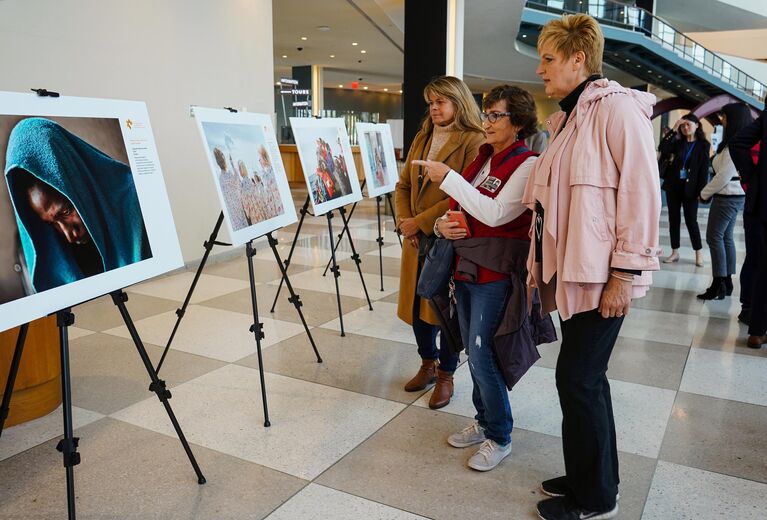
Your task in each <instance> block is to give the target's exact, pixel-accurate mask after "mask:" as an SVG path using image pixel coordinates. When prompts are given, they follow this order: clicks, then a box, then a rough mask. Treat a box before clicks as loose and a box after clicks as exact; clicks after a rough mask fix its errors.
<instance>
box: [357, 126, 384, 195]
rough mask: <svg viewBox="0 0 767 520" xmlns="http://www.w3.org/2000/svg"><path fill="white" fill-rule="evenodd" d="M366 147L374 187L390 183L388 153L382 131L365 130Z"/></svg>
mask: <svg viewBox="0 0 767 520" xmlns="http://www.w3.org/2000/svg"><path fill="white" fill-rule="evenodd" d="M363 135H364V138H365V139H364V140H365V148H366V153H367V156H368V162H369V163H370V170H371V173H372V175H371V179H372V181H373V183H372V184H373V187H374V188H380V187H382V186H385V185H386V184H389V180H388V178H387V172H386V154H385V153H384V147H383V136H382V135H381V132H365V133H364V134H363Z"/></svg>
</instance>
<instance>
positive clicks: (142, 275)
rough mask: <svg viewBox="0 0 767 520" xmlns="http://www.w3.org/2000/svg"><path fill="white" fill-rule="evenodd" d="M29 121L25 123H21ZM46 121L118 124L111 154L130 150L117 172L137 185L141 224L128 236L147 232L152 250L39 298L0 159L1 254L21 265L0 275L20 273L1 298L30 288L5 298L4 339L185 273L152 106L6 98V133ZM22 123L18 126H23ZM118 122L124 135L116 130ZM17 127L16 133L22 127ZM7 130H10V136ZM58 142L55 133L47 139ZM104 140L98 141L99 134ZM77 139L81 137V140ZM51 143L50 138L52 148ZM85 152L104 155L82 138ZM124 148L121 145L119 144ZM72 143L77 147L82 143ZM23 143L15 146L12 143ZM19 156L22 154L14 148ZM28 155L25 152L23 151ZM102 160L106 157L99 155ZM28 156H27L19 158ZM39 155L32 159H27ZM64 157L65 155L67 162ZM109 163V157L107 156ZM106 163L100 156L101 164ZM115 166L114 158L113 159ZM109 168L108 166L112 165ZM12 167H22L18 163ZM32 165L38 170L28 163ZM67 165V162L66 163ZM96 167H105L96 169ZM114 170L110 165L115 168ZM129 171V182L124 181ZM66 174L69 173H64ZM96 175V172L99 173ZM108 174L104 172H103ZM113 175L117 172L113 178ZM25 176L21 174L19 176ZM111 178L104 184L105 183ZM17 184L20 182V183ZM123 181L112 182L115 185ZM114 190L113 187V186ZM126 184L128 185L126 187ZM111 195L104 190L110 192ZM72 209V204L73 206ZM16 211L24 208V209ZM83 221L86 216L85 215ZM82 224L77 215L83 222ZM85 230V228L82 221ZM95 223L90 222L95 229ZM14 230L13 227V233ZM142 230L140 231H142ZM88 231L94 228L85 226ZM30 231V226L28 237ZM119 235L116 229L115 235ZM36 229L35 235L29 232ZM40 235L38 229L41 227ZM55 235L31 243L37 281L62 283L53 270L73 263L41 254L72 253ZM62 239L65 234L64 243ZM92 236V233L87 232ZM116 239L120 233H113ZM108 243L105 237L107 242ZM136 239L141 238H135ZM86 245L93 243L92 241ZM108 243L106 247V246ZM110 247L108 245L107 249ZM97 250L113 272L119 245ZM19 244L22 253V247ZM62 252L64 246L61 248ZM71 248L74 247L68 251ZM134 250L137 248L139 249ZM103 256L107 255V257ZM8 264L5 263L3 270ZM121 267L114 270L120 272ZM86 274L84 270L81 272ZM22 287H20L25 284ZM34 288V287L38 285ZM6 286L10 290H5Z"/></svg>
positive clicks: (115, 214)
mask: <svg viewBox="0 0 767 520" xmlns="http://www.w3.org/2000/svg"><path fill="white" fill-rule="evenodd" d="M19 116H23V117H19ZM47 118H57V120H59V121H67V120H69V121H74V122H75V125H76V124H79V123H82V124H84V125H87V124H91V122H93V124H96V125H99V124H102V123H104V124H112V125H113V127H114V128H115V132H114V135H115V136H117V137H116V138H115V139H114V142H113V144H114V146H113V148H120V147H124V148H123V150H122V152H123V153H122V154H121V156H122V157H124V158H127V159H128V162H127V164H126V163H125V162H122V161H117V162H115V164H118V165H119V168H120V170H119V171H120V172H121V175H120V176H119V178H120V179H122V180H124V181H126V182H128V183H130V179H131V177H132V183H131V184H132V185H133V186H131V188H130V189H131V200H132V201H134V202H135V200H136V199H137V200H138V204H135V203H134V204H132V205H131V207H132V208H133V209H134V210H136V211H138V212H140V215H141V218H134V219H129V221H130V222H129V223H128V224H127V225H125V226H122V227H126V228H132V230H133V231H134V232H135V231H136V229H139V228H140V227H141V226H142V224H143V228H145V233H144V232H143V231H144V230H140V231H141V239H140V240H139V242H140V243H141V247H142V248H149V249H151V251H149V252H148V256H141V257H140V259H136V258H139V257H136V256H134V257H133V258H134V259H133V260H128V261H121V262H113V263H112V265H113V267H107V268H105V269H104V270H103V272H98V273H96V274H90V275H88V274H81V276H80V277H77V276H75V277H73V278H71V279H70V280H69V281H58V282H56V283H58V284H59V285H55V284H53V283H51V284H50V288H47V289H45V290H42V291H39V290H37V289H36V288H35V285H36V284H37V285H40V286H43V284H42V283H40V284H38V283H37V281H36V280H37V278H33V275H32V273H29V272H27V271H25V268H22V265H23V264H22V262H24V263H26V262H27V261H28V260H27V258H28V255H27V254H26V253H24V250H23V248H22V247H21V246H20V244H21V240H20V237H21V232H20V231H19V226H18V225H17V220H16V219H17V218H21V217H17V215H19V214H18V213H17V211H16V209H15V207H16V206H15V205H14V204H13V203H12V199H13V197H14V195H12V194H11V190H10V188H9V186H8V183H7V182H6V175H5V169H6V159H7V157H6V155H5V154H4V155H3V156H2V157H0V165H2V176H0V198H2V200H1V201H0V209H2V210H3V215H0V216H2V217H4V218H5V220H4V221H3V222H5V223H6V225H4V226H3V229H0V239H1V240H0V248H4V249H3V254H4V256H3V258H4V259H8V258H10V256H11V255H9V254H8V253H9V252H11V250H13V253H14V255H15V256H14V257H15V258H19V259H20V261H19V263H17V264H14V265H13V266H8V265H2V266H1V269H2V271H0V272H2V273H3V274H7V273H8V272H9V270H8V268H9V267H12V268H13V270H14V271H15V272H16V273H18V277H19V279H17V280H15V281H14V282H11V281H9V280H11V278H10V277H8V276H5V277H3V278H1V279H0V290H6V289H8V288H9V287H11V286H12V283H13V284H15V285H19V284H20V283H21V282H23V281H25V282H26V283H27V287H26V288H25V289H24V291H23V293H22V294H20V295H18V296H13V299H10V300H9V299H8V298H7V297H6V298H4V299H3V300H0V302H2V303H0V331H3V330H7V329H9V328H12V327H15V326H18V325H21V324H23V323H27V322H29V321H32V320H35V319H37V318H41V317H43V316H46V315H48V314H51V313H53V312H56V311H59V310H61V309H65V308H67V307H72V306H74V305H77V304H79V303H82V302H85V301H88V300H90V299H93V298H96V297H99V296H102V295H104V294H107V293H109V292H112V291H115V290H118V289H121V288H124V287H127V286H129V285H132V284H135V283H138V282H142V281H144V280H147V279H149V278H152V277H155V276H158V275H161V274H164V273H166V272H168V271H171V270H173V269H176V268H179V267H182V266H183V265H184V264H183V259H182V256H181V249H180V247H179V242H178V237H177V235H176V228H175V226H174V223H173V215H172V214H171V209H170V204H169V201H168V195H167V192H166V188H165V182H164V180H163V175H162V170H161V168H160V162H159V157H158V154H157V149H156V146H155V141H154V136H153V134H152V128H151V125H150V122H149V114H148V112H147V108H146V104H145V103H143V102H137V101H118V100H107V99H91V98H77V97H60V98H50V97H39V96H37V95H35V94H22V93H12V92H0V120H4V121H5V122H6V127H9V126H10V125H11V124H13V125H14V129H17V130H18V129H20V128H22V125H18V123H19V122H20V121H24V120H27V119H29V120H30V121H28V123H34V122H39V121H40V120H41V119H42V120H43V124H48V123H50V122H51V120H47ZM17 120H19V121H17ZM118 122H119V131H118V130H117V127H116V125H117V124H118ZM16 125H18V126H16ZM51 128H53V129H54V130H57V129H59V128H64V130H65V131H61V132H60V134H59V135H75V134H73V133H72V132H69V131H66V126H65V125H64V124H61V125H58V123H55V121H54V122H53V123H51ZM6 130H7V128H6ZM10 135H11V133H10V132H9V131H5V132H3V133H2V135H0V139H1V140H2V141H3V142H2V144H3V147H2V150H6V147H7V146H8V144H9V138H10ZM15 135H24V131H23V130H19V131H18V132H17V133H16V134H15ZM39 135H40V134H38V137H37V140H38V143H40V144H39V145H38V146H39V148H40V149H43V148H45V147H46V143H45V141H46V138H40V137H39ZM45 135H46V136H47V135H57V134H55V133H51V134H45ZM93 135H95V136H96V139H91V141H95V140H98V139H97V137H98V134H93ZM77 137H78V138H79V137H80V136H77ZM52 139H53V138H51V140H52ZM80 139H82V141H84V142H85V143H87V145H90V146H93V147H94V148H95V149H96V150H98V151H97V152H93V154H94V155H96V156H98V154H99V152H100V148H99V146H98V145H97V144H93V143H92V142H89V140H88V139H85V138H80ZM120 140H122V142H119V141H120ZM73 141H75V142H78V140H77V139H73ZM14 142H17V141H14ZM87 145H79V146H81V149H88V146H87ZM13 148H14V149H15V150H18V149H19V147H18V146H14V147H13ZM21 149H22V150H23V149H24V148H23V147H21ZM51 149H52V150H55V148H49V150H51ZM56 153H57V152H55V151H54V152H52V153H51V155H53V156H56ZM101 153H103V152H101ZM20 155H23V154H20ZM32 155H33V154H32V153H30V154H29V156H32ZM62 155H63V154H62ZM107 155H108V154H107ZM99 157H100V156H99ZM109 157H110V159H112V157H111V156H109ZM106 161H107V162H108V161H109V159H107V160H106ZM14 164H17V163H16V162H14ZM30 164H32V163H30ZM57 164H64V160H62V162H61V163H57ZM96 164H103V162H102V163H96ZM110 164H111V163H110ZM128 167H129V168H130V170H129V176H128V175H127V174H126V173H127V172H128V170H127V168H128ZM50 169H51V170H56V169H57V167H51V168H50ZM58 169H59V170H61V171H63V168H58ZM12 170H13V173H11V172H9V174H11V175H16V176H18V175H22V176H26V175H28V174H27V173H24V171H25V170H24V169H23V168H14V169H12ZM68 171H76V169H70V170H68ZM94 171H96V172H97V173H98V171H102V170H99V169H98V168H97V169H96V170H94ZM104 171H105V170H104ZM110 171H111V170H110ZM18 172H21V173H18ZM102 177H106V176H102ZM14 178H18V177H14ZM114 178H118V176H113V177H112V179H114ZM110 182H111V181H110ZM123 184H125V183H123ZM104 191H106V190H104ZM107 196H108V197H109V196H111V197H114V194H113V193H112V194H107ZM15 197H16V199H14V200H17V201H23V200H25V199H24V198H22V197H21V196H20V195H19V194H18V193H17V194H16V195H15ZM69 200H71V201H73V200H74V199H72V198H70V199H69ZM80 200H82V201H85V202H82V203H81V205H82V206H84V207H86V209H85V211H91V212H93V211H94V210H93V209H92V208H93V207H97V206H98V205H99V203H98V202H90V201H88V199H87V198H81V199H80ZM18 204H21V203H20V202H19V203H18ZM21 211H27V212H28V214H30V215H34V211H32V212H31V213H29V207H23V208H21ZM80 212H81V213H83V214H85V213H84V211H80ZM119 212H120V205H117V206H115V207H113V208H112V209H111V211H110V212H105V213H104V214H105V215H108V217H107V219H106V220H109V221H107V222H104V221H103V220H104V219H101V221H99V222H98V223H97V224H92V225H90V226H91V227H90V228H89V229H93V228H94V227H95V226H96V225H98V226H101V228H102V229H107V230H109V226H110V223H112V224H115V223H117V222H119V221H120V219H121V215H120V213H119ZM78 217H79V214H78ZM82 220H83V221H84V222H85V221H86V220H87V219H85V218H83V219H82ZM95 220H96V219H92V220H91V222H94V221H95ZM9 222H12V225H8V223H9ZM136 222H138V224H136ZM38 225H39V223H38V222H30V224H29V226H38ZM85 225H86V227H88V226H89V224H88V222H85ZM27 227H28V226H27V225H26V224H25V229H26V228H27ZM117 227H120V226H119V225H115V228H117ZM30 229H32V227H30ZM35 229H38V228H37V227H35ZM39 229H43V230H45V229H48V228H46V227H44V226H39ZM51 229H53V231H45V233H47V235H46V239H47V240H48V242H45V243H43V242H34V240H32V239H30V240H29V241H28V243H31V244H35V247H36V249H35V255H34V257H33V261H34V265H35V267H36V269H35V271H36V273H35V275H37V274H38V273H39V274H40V276H43V274H44V273H54V274H52V275H50V276H58V275H56V274H55V273H56V272H57V271H56V270H55V269H56V268H58V266H59V265H62V263H67V264H68V265H72V263H73V262H72V259H71V256H68V257H67V258H64V257H63V256H56V255H49V257H48V258H46V257H45V255H44V252H45V251H47V250H48V249H46V248H45V247H38V246H39V244H44V245H45V244H54V243H56V244H59V245H55V246H53V247H52V249H55V250H56V251H69V250H68V249H66V248H67V247H74V246H71V245H70V246H68V245H67V244H68V242H67V240H66V239H62V238H61V237H62V236H63V235H62V234H61V233H60V232H58V231H56V229H55V227H53V228H51ZM56 233H59V234H58V235H57V234H56ZM89 233H90V231H89ZM115 235H117V233H115ZM25 236H29V237H31V236H33V235H32V234H25ZM102 236H104V235H102ZM134 236H135V235H134ZM50 237H54V238H56V239H58V240H59V242H56V240H50ZM86 240H87V239H86ZM108 240H109V239H107V241H108ZM103 242H104V240H103V239H102V243H103ZM92 243H93V245H94V246H95V247H96V248H97V253H99V256H98V257H92V261H93V258H95V259H96V260H98V261H101V262H103V264H104V265H107V261H106V260H104V258H106V256H107V255H108V254H109V253H108V251H109V248H113V249H119V248H120V247H121V246H120V244H115V243H113V244H111V245H108V246H104V247H103V249H99V245H98V244H97V241H96V240H93V241H92ZM17 244H18V245H17ZM61 244H63V245H61ZM69 244H71V243H69ZM134 249H135V248H134ZM103 251H107V252H106V253H105V252H103ZM51 258H55V259H56V262H55V263H54V262H51V261H50V259H51ZM3 263H7V262H5V261H4V262H3ZM115 265H116V266H117V267H114V266H115ZM83 272H85V270H84V269H83ZM22 278H23V279H24V280H21V279H22ZM33 280H34V281H33ZM3 285H4V286H3ZM4 294H5V296H8V291H5V293H4Z"/></svg>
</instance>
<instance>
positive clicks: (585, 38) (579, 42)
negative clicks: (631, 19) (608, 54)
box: [538, 13, 605, 74]
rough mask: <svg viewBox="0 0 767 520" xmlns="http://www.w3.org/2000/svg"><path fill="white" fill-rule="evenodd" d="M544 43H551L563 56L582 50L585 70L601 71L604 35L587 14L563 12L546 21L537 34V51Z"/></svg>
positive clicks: (590, 71)
mask: <svg viewBox="0 0 767 520" xmlns="http://www.w3.org/2000/svg"><path fill="white" fill-rule="evenodd" d="M544 45H552V46H553V47H554V49H555V50H557V51H558V52H561V53H562V54H563V55H564V57H565V58H569V57H570V56H572V55H573V54H575V53H576V52H578V51H583V53H584V54H585V55H586V62H585V65H586V70H587V72H588V73H589V74H601V73H602V54H603V53H604V50H605V37H604V35H603V34H602V29H600V27H599V22H597V21H596V20H595V19H594V18H592V17H591V16H589V15H587V14H582V13H578V14H563V15H562V18H560V19H558V20H551V21H550V22H548V23H547V24H546V25H544V26H543V30H541V34H540V35H539V36H538V52H539V53H540V51H541V47H543V46H544Z"/></svg>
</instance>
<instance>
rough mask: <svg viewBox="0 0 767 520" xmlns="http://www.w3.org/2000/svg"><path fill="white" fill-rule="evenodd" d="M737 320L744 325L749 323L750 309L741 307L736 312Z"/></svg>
mask: <svg viewBox="0 0 767 520" xmlns="http://www.w3.org/2000/svg"><path fill="white" fill-rule="evenodd" d="M738 321H739V322H741V323H742V324H744V325H751V309H743V310H742V311H740V314H738Z"/></svg>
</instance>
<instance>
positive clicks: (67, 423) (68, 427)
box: [56, 309, 80, 520]
mask: <svg viewBox="0 0 767 520" xmlns="http://www.w3.org/2000/svg"><path fill="white" fill-rule="evenodd" d="M74 322H75V315H74V314H72V313H71V312H70V310H69V309H64V310H62V311H59V312H57V313H56V324H57V326H58V328H59V347H60V351H61V408H62V411H63V415H64V438H63V439H61V440H60V441H59V443H58V445H57V446H56V449H57V450H58V451H60V452H61V453H62V455H63V457H64V468H65V469H66V472H67V512H68V514H69V519H70V520H74V518H76V514H75V471H74V467H75V466H77V465H78V464H80V454H79V453H77V445H78V443H79V441H80V439H78V438H77V437H75V436H74V433H73V426H72V388H71V374H70V371H69V335H68V327H69V326H71V325H72V324H74Z"/></svg>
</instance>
